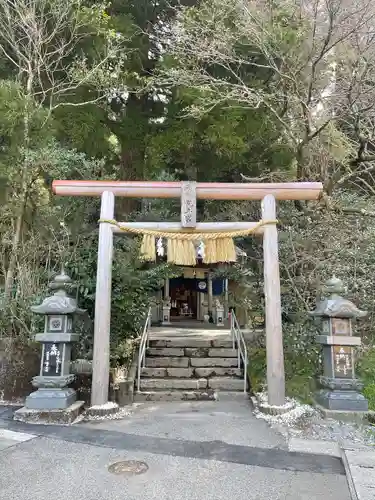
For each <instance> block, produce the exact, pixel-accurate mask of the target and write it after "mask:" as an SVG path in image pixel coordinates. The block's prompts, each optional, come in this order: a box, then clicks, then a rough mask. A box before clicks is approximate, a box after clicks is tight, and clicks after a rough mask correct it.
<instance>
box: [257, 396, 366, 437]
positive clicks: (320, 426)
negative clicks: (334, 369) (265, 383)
mask: <svg viewBox="0 0 375 500" xmlns="http://www.w3.org/2000/svg"><path fill="white" fill-rule="evenodd" d="M257 396H258V400H259V401H264V400H266V395H265V394H264V393H263V394H259V395H257ZM253 403H254V404H255V410H254V413H255V416H256V417H257V418H260V419H263V420H266V421H267V422H268V423H269V424H270V426H271V427H272V428H273V429H275V430H277V431H278V432H281V433H282V434H283V435H284V436H285V437H286V438H290V437H298V438H302V439H316V440H321V441H336V442H339V443H345V444H350V443H352V444H355V445H364V446H375V425H358V424H355V423H348V422H339V421H336V420H333V419H323V418H322V417H321V415H320V413H319V412H318V411H317V410H315V409H314V408H312V407H311V406H308V405H301V404H300V403H298V401H295V400H288V401H287V405H288V406H293V409H292V410H290V411H288V412H286V413H284V414H282V415H267V414H264V413H261V412H260V411H259V409H258V408H257V401H256V400H254V399H253Z"/></svg>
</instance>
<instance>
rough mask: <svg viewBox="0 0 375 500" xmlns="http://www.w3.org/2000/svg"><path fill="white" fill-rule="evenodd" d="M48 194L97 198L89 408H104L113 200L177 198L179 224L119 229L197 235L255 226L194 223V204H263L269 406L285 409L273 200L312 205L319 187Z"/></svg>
mask: <svg viewBox="0 0 375 500" xmlns="http://www.w3.org/2000/svg"><path fill="white" fill-rule="evenodd" d="M52 188H53V191H54V193H55V194H56V195H62V196H101V210H100V219H101V221H102V222H101V223H100V226H99V244H98V266H97V279H96V296H95V321H94V350H93V374H92V391H91V404H92V406H96V405H103V404H105V403H107V402H108V386H109V349H110V323H111V285H112V258H113V234H114V233H119V232H121V229H120V228H119V227H118V226H116V225H114V224H111V223H109V222H105V221H108V220H113V218H114V206H115V196H122V197H129V198H181V223H175V222H158V223H152V222H149V223H136V222H133V223H120V226H123V227H129V228H131V227H134V228H136V227H142V228H145V227H146V228H148V229H157V230H163V229H164V230H167V229H176V230H178V229H181V230H183V229H184V228H195V229H196V230H201V231H203V230H205V231H215V230H216V231H229V230H235V229H241V230H242V229H251V228H256V227H257V226H258V222H217V223H208V222H207V223H204V222H196V199H197V198H199V199H204V200H262V220H263V221H272V223H271V224H267V225H265V226H263V227H257V228H256V230H255V231H254V234H263V257H264V295H265V316H266V318H265V319H266V349H267V386H268V402H269V404H270V405H277V406H282V405H283V404H284V403H285V374H284V353H283V335H282V323H281V299H280V274H279V256H278V234H277V227H276V223H277V221H276V200H317V199H318V198H319V197H320V195H321V193H322V191H323V185H322V183H320V182H294V183H259V184H252V183H233V184H232V183H205V182H198V183H195V182H146V181H145V182H144V181H129V182H128V181H68V180H60V181H54V182H53V185H52Z"/></svg>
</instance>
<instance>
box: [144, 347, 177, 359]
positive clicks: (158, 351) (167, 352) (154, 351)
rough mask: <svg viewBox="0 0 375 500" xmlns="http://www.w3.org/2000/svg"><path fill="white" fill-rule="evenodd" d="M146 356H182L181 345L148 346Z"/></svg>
mask: <svg viewBox="0 0 375 500" xmlns="http://www.w3.org/2000/svg"><path fill="white" fill-rule="evenodd" d="M146 354H147V356H171V357H177V356H184V355H185V352H184V349H183V348H182V347H149V348H148V349H147V351H146Z"/></svg>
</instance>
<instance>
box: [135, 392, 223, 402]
mask: <svg viewBox="0 0 375 500" xmlns="http://www.w3.org/2000/svg"><path fill="white" fill-rule="evenodd" d="M216 398H217V395H216V393H215V391H212V390H201V391H178V390H176V391H144V392H136V393H134V401H135V402H143V401H214V400H216Z"/></svg>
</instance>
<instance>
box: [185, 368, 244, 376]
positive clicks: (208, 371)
mask: <svg viewBox="0 0 375 500" xmlns="http://www.w3.org/2000/svg"><path fill="white" fill-rule="evenodd" d="M194 376H195V377H197V378H209V377H223V376H228V377H243V370H242V369H241V368H231V367H227V368H225V367H224V368H223V367H218V366H211V367H206V368H195V369H194Z"/></svg>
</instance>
